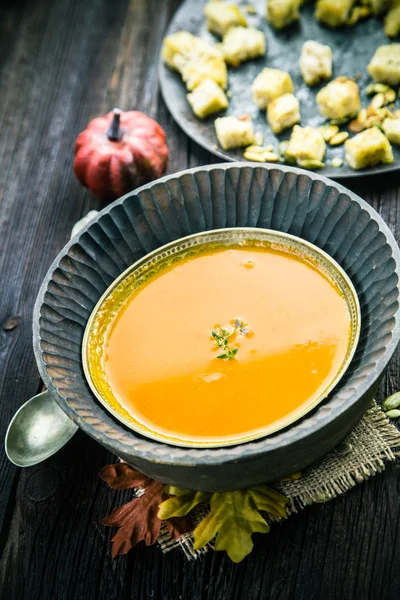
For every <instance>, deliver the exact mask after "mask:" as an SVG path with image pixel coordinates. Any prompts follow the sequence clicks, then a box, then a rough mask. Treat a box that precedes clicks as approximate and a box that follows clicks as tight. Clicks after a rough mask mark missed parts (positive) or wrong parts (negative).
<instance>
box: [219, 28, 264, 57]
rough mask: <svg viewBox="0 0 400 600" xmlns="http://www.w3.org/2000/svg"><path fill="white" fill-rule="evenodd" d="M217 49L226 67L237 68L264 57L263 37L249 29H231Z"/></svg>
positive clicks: (256, 30) (260, 33) (258, 32)
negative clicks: (219, 49) (241, 64)
mask: <svg viewBox="0 0 400 600" xmlns="http://www.w3.org/2000/svg"><path fill="white" fill-rule="evenodd" d="M219 47H220V48H221V51H222V54H223V56H224V58H225V61H226V62H227V63H228V65H231V66H232V67H238V66H239V65H240V63H242V62H244V61H246V60H251V59H252V58H257V57H258V56H264V54H265V36H264V33H263V32H262V31H259V30H258V29H253V28H251V27H231V29H229V31H228V32H227V33H226V34H225V35H224V39H223V41H222V43H221V44H220V46H219Z"/></svg>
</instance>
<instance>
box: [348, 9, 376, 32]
mask: <svg viewBox="0 0 400 600" xmlns="http://www.w3.org/2000/svg"><path fill="white" fill-rule="evenodd" d="M370 14H371V10H370V9H369V7H368V6H356V7H355V8H353V10H352V11H351V15H350V18H349V19H348V20H347V21H346V25H348V26H349V27H351V26H352V25H355V24H356V23H358V21H361V19H366V18H367V17H369V15H370Z"/></svg>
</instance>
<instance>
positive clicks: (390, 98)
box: [385, 88, 396, 104]
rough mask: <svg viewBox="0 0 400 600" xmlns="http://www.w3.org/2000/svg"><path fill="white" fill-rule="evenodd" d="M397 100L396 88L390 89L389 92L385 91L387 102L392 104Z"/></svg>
mask: <svg viewBox="0 0 400 600" xmlns="http://www.w3.org/2000/svg"><path fill="white" fill-rule="evenodd" d="M395 100H396V92H395V91H394V90H392V89H391V88H389V89H388V91H387V92H385V102H386V104H390V103H391V102H394V101H395Z"/></svg>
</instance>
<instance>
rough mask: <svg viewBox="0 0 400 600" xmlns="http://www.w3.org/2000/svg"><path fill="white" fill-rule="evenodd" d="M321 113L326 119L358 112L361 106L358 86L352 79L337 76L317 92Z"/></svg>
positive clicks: (344, 116) (339, 117)
mask: <svg viewBox="0 0 400 600" xmlns="http://www.w3.org/2000/svg"><path fill="white" fill-rule="evenodd" d="M316 100H317V104H318V106H319V111H320V113H321V115H323V116H324V117H326V118H327V119H343V118H346V117H351V116H353V115H355V114H357V113H358V111H359V110H360V108H361V104H360V96H359V88H358V85H357V84H356V82H355V81H354V80H353V79H347V78H346V77H338V78H337V79H334V80H333V81H331V82H329V83H328V85H326V86H325V87H324V88H322V90H320V91H319V92H318V94H317V98H316Z"/></svg>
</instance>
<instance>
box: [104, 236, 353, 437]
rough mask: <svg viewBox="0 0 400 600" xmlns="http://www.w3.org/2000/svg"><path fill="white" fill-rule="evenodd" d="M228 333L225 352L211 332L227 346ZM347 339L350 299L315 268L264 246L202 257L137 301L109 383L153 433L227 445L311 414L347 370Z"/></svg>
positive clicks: (119, 317)
mask: <svg viewBox="0 0 400 600" xmlns="http://www.w3.org/2000/svg"><path fill="white" fill-rule="evenodd" d="M235 320H237V321H238V322H239V323H238V322H237V323H236V325H239V329H240V328H241V331H237V332H236V333H235V332H234V329H235ZM222 328H224V329H225V330H226V332H227V333H228V334H230V335H229V337H228V338H227V339H226V342H227V344H226V346H225V348H224V347H222V348H221V347H218V346H217V342H218V338H215V337H213V335H212V332H213V331H214V332H215V333H216V335H219V336H222V337H221V338H220V344H221V343H222V344H223V343H224V335H226V334H224V333H223V332H222ZM349 331H350V314H349V310H348V307H347V304H346V301H345V299H344V298H343V297H342V295H341V293H340V291H339V290H338V289H337V288H336V287H335V286H334V285H333V284H332V283H331V282H330V281H329V280H328V279H327V278H326V277H325V276H324V275H323V274H321V273H320V272H319V271H318V270H317V269H316V268H314V267H313V266H312V265H311V264H310V263H308V262H305V261H303V260H301V259H299V258H297V257H295V256H294V255H290V254H287V253H284V252H280V251H274V250H271V249H266V248H256V247H246V248H242V247H237V248H236V247H235V248H232V249H223V250H219V251H212V252H204V253H200V254H198V255H195V256H194V257H192V258H189V259H186V260H182V261H181V262H178V263H177V264H175V265H172V266H167V267H165V268H164V269H163V270H161V271H160V272H159V273H158V274H157V275H156V276H155V277H154V278H152V279H150V280H149V281H148V282H147V283H146V284H144V285H143V286H141V287H140V288H139V289H138V290H137V291H136V292H135V293H132V294H131V295H130V297H128V299H127V300H126V301H125V303H124V305H123V306H122V308H121V309H120V310H119V311H118V312H117V314H116V315H115V316H114V318H113V319H112V321H111V323H110V324H109V326H108V329H107V332H106V337H105V345H104V348H103V351H102V359H101V361H102V371H103V374H102V376H103V378H105V379H106V381H107V384H108V388H109V389H110V390H112V394H113V396H114V397H115V398H116V399H117V401H118V402H119V404H120V405H121V406H122V407H123V408H124V409H125V410H126V411H127V412H128V413H129V414H130V415H132V416H134V417H135V419H137V420H139V421H140V422H141V423H142V424H144V425H145V426H146V427H148V428H149V429H150V430H152V431H154V432H156V433H157V432H158V433H161V434H163V435H167V436H171V437H173V438H174V439H175V440H181V441H182V442H183V443H184V442H185V441H189V440H192V441H193V440H195V441H200V442H201V441H204V442H206V441H220V442H221V443H224V442H225V443H226V442H228V441H229V440H231V439H232V438H245V437H246V436H252V435H253V434H255V433H257V432H258V431H265V429H266V428H268V427H269V428H270V429H271V428H272V429H274V430H276V429H278V428H279V426H280V425H283V424H285V422H287V421H288V420H289V421H292V420H294V418H295V417H296V416H300V415H301V414H303V413H305V412H306V410H307V407H308V406H310V404H312V403H313V402H315V400H316V399H317V398H318V397H321V395H323V394H324V392H325V390H326V389H327V387H328V386H329V385H330V384H331V382H332V381H333V379H334V377H335V376H336V374H337V372H338V370H339V369H340V366H341V364H342V362H343V360H344V358H345V356H346V352H347V349H348V343H349ZM232 352H233V354H232ZM221 354H222V356H223V358H218V356H221ZM229 356H231V357H232V358H231V359H230V358H229Z"/></svg>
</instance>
